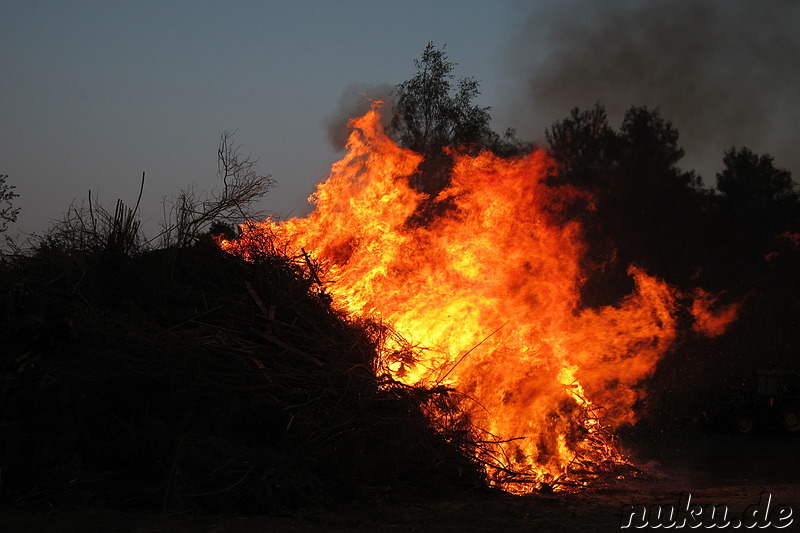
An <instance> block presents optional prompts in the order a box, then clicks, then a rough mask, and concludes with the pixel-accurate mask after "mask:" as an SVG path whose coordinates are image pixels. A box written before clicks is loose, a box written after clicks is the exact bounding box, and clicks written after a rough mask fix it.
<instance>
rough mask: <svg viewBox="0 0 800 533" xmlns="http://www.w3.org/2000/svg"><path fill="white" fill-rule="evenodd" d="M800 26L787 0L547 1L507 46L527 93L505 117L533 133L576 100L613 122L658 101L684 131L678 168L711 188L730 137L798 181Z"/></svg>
mask: <svg viewBox="0 0 800 533" xmlns="http://www.w3.org/2000/svg"><path fill="white" fill-rule="evenodd" d="M521 5H524V4H521ZM798 25H800V2H797V1H794V0H770V1H769V2H753V1H738V0H732V1H730V0H719V1H714V0H692V1H685V2H684V1H665V0H661V1H648V2H645V1H608V2H596V1H584V0H573V1H558V2H555V1H553V2H550V3H547V4H545V5H544V6H543V7H538V8H536V11H535V12H533V13H532V14H531V16H530V18H529V20H528V21H527V23H526V25H525V27H524V30H523V31H522V32H521V33H520V34H519V35H518V36H517V37H516V40H515V41H514V43H513V47H512V52H511V54H510V57H511V58H512V61H511V67H512V68H513V71H514V72H516V73H519V74H521V75H523V76H524V77H525V79H524V80H523V82H524V83H523V84H520V85H522V86H524V88H525V90H524V92H523V94H521V95H520V97H519V98H515V99H514V104H516V108H515V109H504V110H503V111H504V112H505V113H506V114H507V116H505V117H503V118H504V119H505V121H507V122H509V123H512V122H514V121H518V122H517V124H516V127H517V128H518V130H519V132H520V134H521V135H523V136H525V137H530V138H534V139H539V140H541V138H542V134H543V131H544V128H546V127H549V126H550V125H551V124H552V123H553V121H555V120H558V119H561V118H564V117H566V116H567V114H568V113H569V110H570V109H571V108H573V107H580V108H581V109H586V108H589V107H590V106H592V105H594V103H595V102H600V103H601V104H602V105H604V106H605V107H606V109H607V111H608V114H609V120H610V123H611V126H612V127H618V126H619V122H620V121H621V118H622V115H623V114H624V112H625V110H626V109H628V108H629V107H631V106H633V105H647V106H648V107H651V108H654V107H660V109H661V114H662V116H663V117H664V118H666V119H669V120H671V121H672V123H673V124H674V126H675V127H676V128H677V129H678V131H679V132H680V134H681V139H680V140H681V144H682V145H683V146H684V148H685V149H686V158H685V159H684V161H683V162H682V166H683V167H684V168H685V169H690V168H695V169H696V170H698V171H699V172H700V173H701V174H702V175H703V176H704V178H705V183H706V185H707V186H713V185H714V184H715V180H714V173H715V172H716V171H718V170H720V168H721V166H722V152H723V150H725V149H727V148H730V147H731V146H732V145H736V146H747V147H749V148H751V149H752V150H754V151H756V152H759V153H769V154H771V155H772V156H774V158H775V164H776V165H777V166H779V167H784V168H787V169H789V170H790V171H792V172H793V175H794V177H795V181H797V180H798V178H799V177H800V150H797V148H796V145H797V142H798V138H799V137H800V135H799V133H800V126H798V124H799V123H800V28H798ZM520 113H521V114H522V117H524V118H523V119H521V118H520ZM514 117H516V118H514ZM511 118H513V120H509V119H511Z"/></svg>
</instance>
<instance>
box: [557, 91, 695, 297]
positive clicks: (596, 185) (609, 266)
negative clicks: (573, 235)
mask: <svg viewBox="0 0 800 533" xmlns="http://www.w3.org/2000/svg"><path fill="white" fill-rule="evenodd" d="M678 137H679V136H678V131H677V130H676V129H675V128H674V127H673V125H672V123H671V122H669V121H668V120H665V119H663V118H662V117H661V114H660V111H659V110H658V109H648V108H647V107H644V106H641V107H636V106H635V107H631V108H630V109H628V110H627V111H626V113H625V115H624V118H623V121H622V124H621V126H620V128H619V130H617V131H615V130H614V129H613V128H611V127H610V126H609V124H608V118H607V115H606V111H605V108H604V107H603V106H601V105H600V104H599V103H598V104H595V105H594V106H593V107H592V108H590V109H588V110H583V111H582V110H580V109H577V108H575V109H573V110H572V111H571V112H570V114H569V116H568V117H566V118H565V119H563V120H560V121H557V122H556V123H554V124H553V125H552V127H550V128H548V129H547V130H546V132H545V138H546V141H547V146H548V149H549V151H550V153H551V154H552V155H553V157H554V158H555V160H556V162H557V168H556V169H555V170H556V172H555V173H554V175H553V176H552V178H551V180H550V181H551V183H552V184H553V185H571V186H575V187H578V188H580V189H583V190H586V191H589V192H591V194H592V203H591V205H587V204H585V203H584V204H580V205H578V206H577V207H576V209H575V210H574V212H573V215H572V216H576V217H578V218H580V219H581V220H582V222H583V223H584V227H585V231H586V236H587V240H588V241H589V250H588V253H587V256H586V258H585V264H584V267H585V268H586V270H587V271H588V272H589V274H590V276H589V280H588V282H587V283H586V284H585V285H584V287H583V290H584V294H583V296H584V303H585V304H587V305H590V306H596V305H606V304H609V303H614V302H615V301H616V300H617V299H618V298H620V297H621V296H623V295H624V294H627V293H628V292H629V291H630V289H631V280H630V277H629V276H628V274H627V267H628V265H630V264H637V265H639V266H642V267H644V268H646V269H647V270H648V271H650V272H652V273H655V274H657V275H660V276H666V277H668V278H669V279H670V280H671V281H672V282H673V283H676V282H677V283H681V282H685V281H686V280H688V279H689V278H690V277H691V275H692V267H693V266H694V265H692V261H693V260H694V259H695V258H696V256H695V255H693V254H692V253H691V251H690V253H688V254H687V253H686V252H687V246H691V245H692V243H693V242H694V241H692V239H690V238H689V237H690V236H691V235H692V234H694V232H695V231H696V226H697V224H699V220H698V217H699V215H700V210H699V209H698V207H699V202H700V200H701V198H702V196H703V194H702V192H701V190H700V185H701V180H700V178H699V177H697V176H696V175H695V174H694V172H685V171H683V170H681V169H680V168H679V167H678V163H679V162H680V159H681V158H682V157H683V153H684V152H683V149H682V148H681V147H680V145H679V144H678Z"/></svg>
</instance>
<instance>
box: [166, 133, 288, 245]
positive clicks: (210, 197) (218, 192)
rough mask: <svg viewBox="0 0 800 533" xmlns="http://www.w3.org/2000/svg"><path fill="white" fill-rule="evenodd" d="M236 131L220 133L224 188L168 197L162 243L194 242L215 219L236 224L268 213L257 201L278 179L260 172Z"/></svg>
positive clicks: (219, 169) (219, 170)
mask: <svg viewBox="0 0 800 533" xmlns="http://www.w3.org/2000/svg"><path fill="white" fill-rule="evenodd" d="M234 133H235V132H230V131H224V132H223V133H222V134H221V136H220V142H219V148H218V149H217V177H218V178H219V179H220V180H221V181H222V187H221V188H218V189H214V190H213V191H211V192H210V193H206V192H203V193H200V194H198V193H195V191H194V190H193V189H188V190H182V191H181V192H180V193H179V194H178V195H177V196H174V197H172V198H171V199H170V200H169V201H166V200H165V202H164V210H165V213H164V219H163V220H162V223H161V226H162V232H161V234H160V240H161V245H162V246H173V245H177V246H186V245H188V244H191V243H192V242H194V241H195V240H196V239H197V238H198V237H199V236H200V235H201V234H202V233H204V232H207V231H209V229H210V228H211V225H212V223H218V224H224V225H226V226H236V225H239V224H243V223H246V222H247V221H248V220H254V219H257V218H261V217H263V216H264V213H263V212H260V211H258V210H257V209H256V207H255V204H256V202H258V200H260V199H261V198H263V197H264V196H266V195H267V193H269V191H270V190H271V189H272V188H273V187H274V186H275V180H274V179H272V177H271V176H270V175H269V174H259V173H258V172H256V168H255V167H256V164H257V163H258V160H257V159H252V157H251V155H250V154H247V155H243V154H242V153H241V146H239V145H235V144H234V143H233V135H234ZM167 206H169V212H167Z"/></svg>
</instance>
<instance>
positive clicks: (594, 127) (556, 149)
mask: <svg viewBox="0 0 800 533" xmlns="http://www.w3.org/2000/svg"><path fill="white" fill-rule="evenodd" d="M545 140H546V142H547V146H548V149H549V151H550V153H551V155H553V157H554V158H555V159H556V162H557V164H558V167H557V169H556V170H557V173H556V174H555V175H554V176H552V177H551V183H552V184H554V185H557V184H567V183H568V184H572V185H576V186H579V187H582V188H585V189H588V190H595V189H597V188H598V187H599V186H600V185H601V183H602V181H603V180H604V177H606V176H607V172H608V171H609V170H610V166H611V165H612V163H613V161H614V160H615V158H616V152H615V150H616V144H617V135H616V133H615V132H614V130H613V129H611V127H610V126H609V125H608V117H607V116H606V110H605V108H604V107H603V106H601V105H600V104H599V103H596V104H595V105H594V106H593V107H592V108H591V109H588V110H586V111H581V110H580V109H579V108H577V107H576V108H573V109H572V110H571V111H570V114H569V116H568V117H566V118H564V119H562V120H560V121H557V122H555V123H554V124H553V125H552V126H551V127H550V128H547V129H546V130H545Z"/></svg>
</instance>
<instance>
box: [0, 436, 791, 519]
mask: <svg viewBox="0 0 800 533" xmlns="http://www.w3.org/2000/svg"><path fill="white" fill-rule="evenodd" d="M644 441H645V442H646V445H640V446H639V447H638V451H634V452H633V453H634V454H635V458H636V459H637V460H638V464H640V465H641V468H642V470H643V474H642V475H641V476H640V477H638V478H635V479H627V480H620V481H614V482H612V483H609V484H608V485H607V486H604V487H597V488H594V489H590V490H586V491H584V492H581V493H578V494H568V493H555V494H548V495H534V496H526V497H515V496H511V495H507V494H501V493H487V492H471V493H462V494H453V495H450V496H447V497H439V498H436V499H433V500H421V499H413V498H407V499H404V500H402V501H381V500H374V501H365V502H353V503H349V504H346V505H341V506H339V507H336V508H333V509H331V508H319V509H308V510H305V511H302V512H298V513H296V514H293V515H265V516H233V515H192V514H182V513H181V514H160V513H156V512H133V511H115V510H108V509H103V508H91V507H79V508H74V507H61V508H40V509H25V508H12V509H0V517H2V520H1V521H0V531H2V532H9V533H10V532H14V533H16V532H19V533H27V532H29V533H40V532H41V533H45V532H47V533H50V532H64V533H85V532H109V533H116V532H119V533H134V532H135V533H156V532H158V533H188V532H217V533H223V532H225V533H255V532H259V533H262V532H283V531H292V532H297V533H306V532H308V533H310V532H317V531H320V532H344V531H354V532H365V533H366V532H383V531H389V532H393V531H397V532H400V531H402V532H437V533H451V532H452V533H456V532H458V533H465V532H472V531H486V532H489V531H502V532H509V533H514V532H537V531H544V532H546V531H576V532H577V531H586V532H602V531H619V530H620V519H621V515H622V507H623V505H626V504H645V505H652V504H672V505H676V504H677V503H678V498H679V495H680V493H682V492H684V491H688V492H690V493H691V494H692V500H693V502H695V503H700V504H701V505H706V504H714V505H722V504H724V505H727V506H728V509H729V512H730V513H731V515H730V516H732V517H738V516H741V514H742V512H743V511H744V510H745V509H746V508H747V507H748V506H749V505H752V504H756V503H758V502H759V495H760V493H761V492H763V491H767V492H770V493H771V494H772V498H773V504H778V503H782V504H787V505H789V506H791V507H792V509H793V511H794V514H793V517H792V518H793V523H792V524H791V525H790V526H789V527H787V528H784V529H782V531H800V516H797V513H798V512H800V461H798V451H800V437H797V436H787V435H782V434H776V433H763V434H756V435H748V436H735V435H726V434H720V433H711V432H706V431H701V430H699V429H694V428H691V429H688V430H683V431H681V432H675V433H672V434H670V435H669V436H668V437H663V436H657V437H652V436H651V437H650V438H647V439H644ZM702 529H704V528H702ZM772 529H773V528H768V529H767V530H772Z"/></svg>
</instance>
